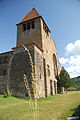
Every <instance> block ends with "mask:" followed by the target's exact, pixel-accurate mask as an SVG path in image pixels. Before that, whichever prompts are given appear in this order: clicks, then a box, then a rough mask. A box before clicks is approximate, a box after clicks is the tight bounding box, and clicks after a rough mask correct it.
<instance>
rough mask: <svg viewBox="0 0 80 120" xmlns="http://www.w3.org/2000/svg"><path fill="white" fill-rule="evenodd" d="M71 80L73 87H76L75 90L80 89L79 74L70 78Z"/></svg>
mask: <svg viewBox="0 0 80 120" xmlns="http://www.w3.org/2000/svg"><path fill="white" fill-rule="evenodd" d="M71 79H72V82H73V87H74V88H76V90H80V76H78V77H74V78H71Z"/></svg>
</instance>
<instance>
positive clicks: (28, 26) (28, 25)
mask: <svg viewBox="0 0 80 120" xmlns="http://www.w3.org/2000/svg"><path fill="white" fill-rule="evenodd" d="M27 30H30V22H28V23H27Z"/></svg>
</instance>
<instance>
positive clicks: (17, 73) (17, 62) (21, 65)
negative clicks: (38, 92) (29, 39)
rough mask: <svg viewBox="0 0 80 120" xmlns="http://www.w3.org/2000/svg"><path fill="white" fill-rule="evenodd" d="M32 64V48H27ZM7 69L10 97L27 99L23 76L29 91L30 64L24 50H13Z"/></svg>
mask: <svg viewBox="0 0 80 120" xmlns="http://www.w3.org/2000/svg"><path fill="white" fill-rule="evenodd" d="M28 49H29V51H30V53H31V56H32V59H33V62H34V46H30V47H28ZM9 64H10V66H9V67H10V69H9V82H8V83H9V90H10V91H11V93H12V95H14V96H19V97H27V96H28V93H27V90H26V87H25V84H24V78H23V77H24V74H25V75H26V76H27V79H28V82H29V85H30V89H31V91H32V88H31V72H32V69H31V64H30V60H29V56H28V54H27V52H26V51H25V50H24V48H17V49H15V50H14V53H13V56H12V58H11V60H10V63H9Z"/></svg>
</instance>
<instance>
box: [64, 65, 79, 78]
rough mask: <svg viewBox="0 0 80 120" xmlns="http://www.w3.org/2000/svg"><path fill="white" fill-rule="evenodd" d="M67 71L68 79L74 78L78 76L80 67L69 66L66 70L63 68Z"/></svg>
mask: <svg viewBox="0 0 80 120" xmlns="http://www.w3.org/2000/svg"><path fill="white" fill-rule="evenodd" d="M65 69H66V70H67V72H68V73H69V74H70V77H71V78H72V77H76V76H80V66H78V65H76V66H74V65H71V66H69V67H67V68H65Z"/></svg>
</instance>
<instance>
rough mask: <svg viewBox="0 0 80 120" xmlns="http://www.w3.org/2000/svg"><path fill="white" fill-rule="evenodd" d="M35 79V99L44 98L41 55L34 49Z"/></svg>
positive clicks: (40, 52)
mask: <svg viewBox="0 0 80 120" xmlns="http://www.w3.org/2000/svg"><path fill="white" fill-rule="evenodd" d="M34 60H35V61H34V64H35V78H36V86H37V97H45V90H44V89H45V86H44V69H43V53H42V51H40V50H39V49H38V48H37V47H36V46H35V47H34Z"/></svg>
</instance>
